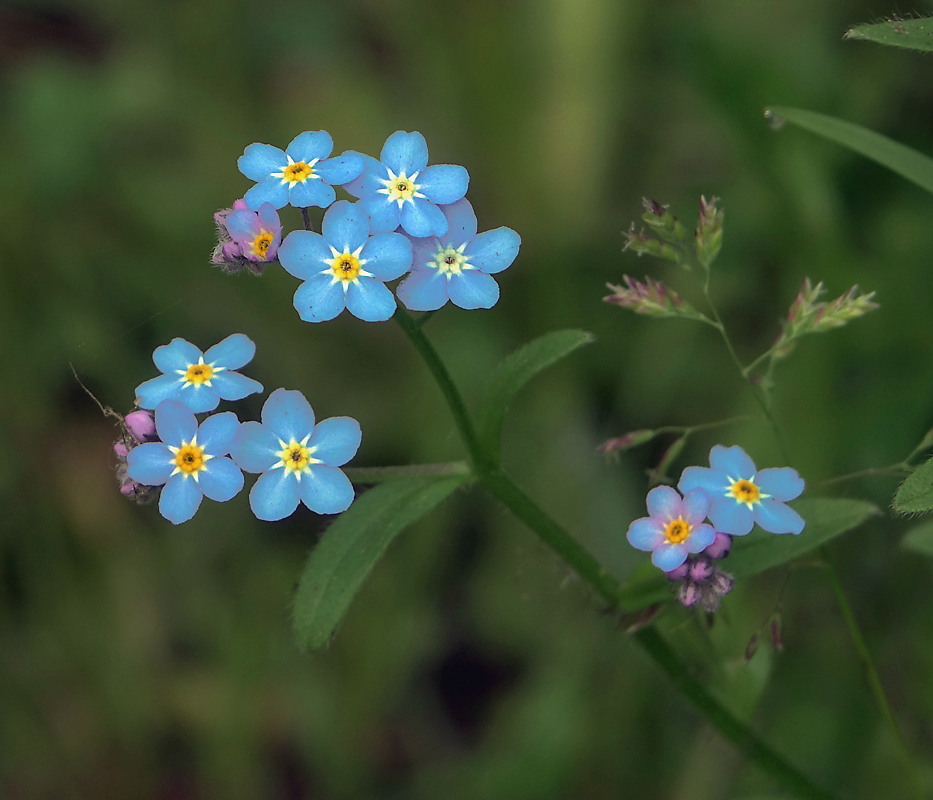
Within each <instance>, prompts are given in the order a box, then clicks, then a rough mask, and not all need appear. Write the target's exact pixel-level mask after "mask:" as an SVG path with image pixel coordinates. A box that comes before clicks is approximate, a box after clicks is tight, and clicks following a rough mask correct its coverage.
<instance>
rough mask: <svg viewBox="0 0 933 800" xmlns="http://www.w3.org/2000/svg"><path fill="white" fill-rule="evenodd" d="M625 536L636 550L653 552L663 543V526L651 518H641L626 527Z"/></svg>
mask: <svg viewBox="0 0 933 800" xmlns="http://www.w3.org/2000/svg"><path fill="white" fill-rule="evenodd" d="M625 536H626V538H627V539H628V541H629V544H630V545H632V547H634V548H636V549H637V550H654V549H655V548H656V547H658V546H659V545H660V544H661V543H662V542H663V541H664V525H662V524H661V523H660V522H658V521H657V520H655V519H652V518H651V517H642V518H641V519H636V520H635V521H634V522H633V523H632V524H631V525H629V526H628V533H626V535H625Z"/></svg>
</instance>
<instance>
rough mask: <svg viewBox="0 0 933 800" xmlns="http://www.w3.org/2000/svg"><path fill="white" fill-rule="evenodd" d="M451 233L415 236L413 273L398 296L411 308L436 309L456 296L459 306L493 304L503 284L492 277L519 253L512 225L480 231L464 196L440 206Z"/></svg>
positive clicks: (456, 303) (488, 306)
mask: <svg viewBox="0 0 933 800" xmlns="http://www.w3.org/2000/svg"><path fill="white" fill-rule="evenodd" d="M441 210H442V211H443V213H444V216H445V217H446V219H447V222H448V223H449V227H448V228H447V233H445V234H444V235H443V236H439V237H434V238H430V239H416V240H415V241H414V249H413V253H414V255H413V259H412V265H413V266H412V270H411V273H410V274H409V275H408V277H407V278H405V280H404V281H402V282H401V283H400V284H399V287H398V296H399V299H400V300H401V301H402V303H404V304H405V307H406V308H408V309H410V310H411V311H434V310H436V309H438V308H440V307H441V306H443V305H444V304H445V303H446V302H447V301H448V300H451V301H452V302H453V304H454V305H455V306H460V308H492V307H493V306H494V305H495V304H496V301H497V300H498V299H499V285H498V284H497V283H496V281H495V279H494V278H492V277H490V275H491V274H492V273H496V272H502V270H504V269H505V268H506V267H508V266H509V265H510V264H511V263H512V262H513V261H514V260H515V256H517V255H518V248H519V245H521V241H522V240H521V238H520V237H519V235H518V234H517V233H516V232H515V231H513V230H512V229H511V228H496V229H495V230H493V231H486V232H485V233H481V234H479V236H477V235H476V214H474V213H473V206H471V205H470V201H469V200H467V199H466V198H465V197H464V198H463V199H461V200H458V201H457V202H456V203H452V204H451V205H449V206H444V207H443V208H442V209H441Z"/></svg>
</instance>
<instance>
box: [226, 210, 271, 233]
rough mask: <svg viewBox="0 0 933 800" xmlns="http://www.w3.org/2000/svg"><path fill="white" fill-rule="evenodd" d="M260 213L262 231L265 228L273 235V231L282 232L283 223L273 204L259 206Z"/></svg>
mask: <svg viewBox="0 0 933 800" xmlns="http://www.w3.org/2000/svg"><path fill="white" fill-rule="evenodd" d="M258 213H259V222H260V224H261V228H260V229H262V228H265V230H267V231H269V232H270V233H272V232H273V231H276V232H278V233H281V232H282V223H281V221H280V220H279V215H278V213H277V212H276V210H275V206H273V205H272V203H263V204H262V205H261V206H259V212H258ZM228 230H229V227H228Z"/></svg>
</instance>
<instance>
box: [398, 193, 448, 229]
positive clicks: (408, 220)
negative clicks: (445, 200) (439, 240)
mask: <svg viewBox="0 0 933 800" xmlns="http://www.w3.org/2000/svg"><path fill="white" fill-rule="evenodd" d="M399 221H400V222H401V223H402V228H403V230H404V231H405V233H407V234H408V235H409V236H414V237H415V238H418V239H423V238H424V237H425V236H443V235H444V234H445V233H447V217H445V216H444V212H443V211H441V210H440V209H439V208H438V207H437V206H436V205H434V203H431V202H428V201H427V200H422V199H421V198H420V197H416V198H414V199H413V200H411V202H408V203H405V205H403V206H402V213H401V214H400V215H399Z"/></svg>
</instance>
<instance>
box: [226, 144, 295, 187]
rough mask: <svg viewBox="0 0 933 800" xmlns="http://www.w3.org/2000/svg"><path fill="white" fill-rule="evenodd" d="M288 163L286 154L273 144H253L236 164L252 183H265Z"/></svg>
mask: <svg viewBox="0 0 933 800" xmlns="http://www.w3.org/2000/svg"><path fill="white" fill-rule="evenodd" d="M287 163H288V159H287V158H286V157H285V153H284V152H283V151H281V150H279V148H278V147H273V146H272V145H271V144H251V145H249V146H248V147H247V148H246V149H245V150H244V151H243V155H241V156H240V157H239V158H238V159H237V162H236V165H237V169H239V170H240V172H242V173H243V174H244V175H245V176H246V177H247V178H249V179H250V180H251V181H264V180H265V179H266V178H268V177H269V175H271V174H272V173H273V172H278V171H279V170H281V169H282V167H284V166H285V165H286V164H287Z"/></svg>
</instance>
